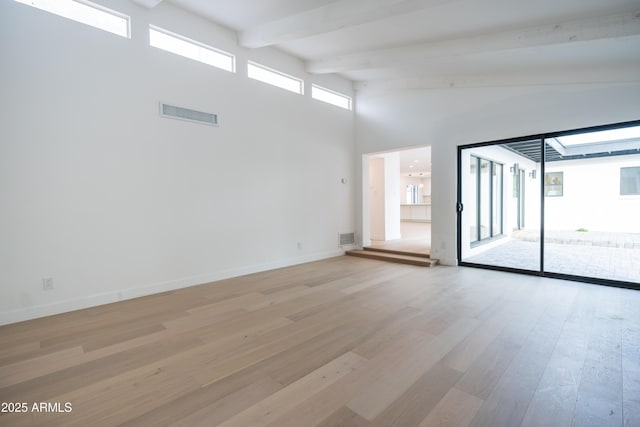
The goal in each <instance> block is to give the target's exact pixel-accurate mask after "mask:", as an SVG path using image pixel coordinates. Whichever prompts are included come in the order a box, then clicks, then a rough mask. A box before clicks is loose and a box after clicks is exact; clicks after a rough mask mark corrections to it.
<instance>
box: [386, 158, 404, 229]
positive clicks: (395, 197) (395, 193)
mask: <svg viewBox="0 0 640 427" xmlns="http://www.w3.org/2000/svg"><path fill="white" fill-rule="evenodd" d="M384 159H385V163H384V164H385V167H384V185H385V188H386V191H385V198H384V201H385V211H386V214H385V240H395V239H400V238H401V237H402V235H401V234H400V154H399V153H386V154H384Z"/></svg>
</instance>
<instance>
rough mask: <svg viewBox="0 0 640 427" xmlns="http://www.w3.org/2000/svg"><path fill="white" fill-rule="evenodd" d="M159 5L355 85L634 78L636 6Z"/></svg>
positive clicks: (449, 2)
mask: <svg viewBox="0 0 640 427" xmlns="http://www.w3.org/2000/svg"><path fill="white" fill-rule="evenodd" d="M134 1H136V0H134ZM137 1H138V2H144V1H147V2H151V3H157V2H158V0H137ZM164 1H165V2H167V3H172V4H174V5H177V6H179V7H182V8H184V9H187V10H190V11H192V12H194V13H196V14H199V15H202V16H204V17H206V18H208V19H210V20H212V21H214V22H216V23H219V24H221V25H224V26H226V27H228V28H231V29H233V30H235V31H237V33H238V40H239V43H240V44H241V45H242V46H245V47H249V48H256V49H259V48H260V47H262V46H275V47H277V48H279V49H282V50H284V51H286V52H288V53H290V54H292V55H294V56H297V57H299V58H301V59H302V60H304V61H305V62H306V66H307V71H309V72H311V73H337V74H339V75H341V76H343V77H346V78H347V79H350V80H352V81H354V82H357V84H356V88H357V89H358V88H363V87H377V86H380V87H389V86H393V87H424V88H432V87H436V88H437V87H451V86H495V85H535V84H565V83H611V82H625V81H640V0H535V1H531V0H234V1H229V0H164Z"/></svg>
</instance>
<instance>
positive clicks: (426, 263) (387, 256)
mask: <svg viewBox="0 0 640 427" xmlns="http://www.w3.org/2000/svg"><path fill="white" fill-rule="evenodd" d="M346 254H347V255H351V256H357V257H361V258H369V259H377V260H380V261H389V262H398V263H401V264H410V265H417V266H420V267H433V266H434V265H436V264H437V263H438V260H437V259H433V258H425V257H424V256H415V255H400V254H394V253H388V252H381V251H372V250H362V249H354V250H350V251H346Z"/></svg>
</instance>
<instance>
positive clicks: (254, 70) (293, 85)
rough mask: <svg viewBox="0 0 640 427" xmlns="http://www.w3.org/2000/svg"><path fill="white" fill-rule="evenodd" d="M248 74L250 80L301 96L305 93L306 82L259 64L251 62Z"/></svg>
mask: <svg viewBox="0 0 640 427" xmlns="http://www.w3.org/2000/svg"><path fill="white" fill-rule="evenodd" d="M247 74H248V77H249V78H250V79H254V80H258V81H261V82H263V83H267V84H270V85H272V86H276V87H279V88H280V89H284V90H288V91H289V92H293V93H297V94H299V95H302V94H303V93H304V82H303V81H302V80H301V79H299V78H297V77H293V76H290V75H288V74H284V73H282V72H280V71H278V70H274V69H272V68H269V67H265V66H264V65H260V64H258V63H255V62H252V61H249V64H248V65H247Z"/></svg>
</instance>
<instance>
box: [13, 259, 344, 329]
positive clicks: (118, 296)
mask: <svg viewBox="0 0 640 427" xmlns="http://www.w3.org/2000/svg"><path fill="white" fill-rule="evenodd" d="M340 255H344V250H343V249H336V250H333V251H327V252H320V253H315V254H311V255H305V256H300V257H295V258H288V259H283V260H279V261H274V262H269V263H265V264H257V265H252V266H248V267H242V268H237V269H231V270H223V271H219V272H215V273H210V274H203V275H199V276H192V277H185V278H182V279H176V280H169V281H166V282H160V283H154V284H151V285H145V286H137V287H135V288H128V289H121V290H118V291H113V292H105V293H102V294H94V295H87V296H82V297H78V298H73V299H68V300H64V301H58V302H54V303H51V304H43V305H38V306H35V307H27V308H21V309H16V310H11V311H6V312H2V313H0V325H7V324H10V323H17V322H22V321H25V320H31V319H36V318H39V317H45V316H51V315H54V314H60V313H66V312H69V311H74V310H81V309H83V308H89V307H95V306H98V305H104V304H110V303H113V302H118V301H123V300H128V299H132V298H138V297H143V296H147V295H153V294H157V293H161V292H167V291H173V290H176V289H181V288H187V287H189V286H196V285H201V284H203V283H209V282H215V281H218V280H224V279H229V278H232V277H238V276H244V275H247V274H252V273H259V272H262V271H267V270H273V269H275V268H282V267H289V266H292V265H296V264H304V263H306V262H312V261H319V260H322V259H326V258H332V257H336V256H340Z"/></svg>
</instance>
